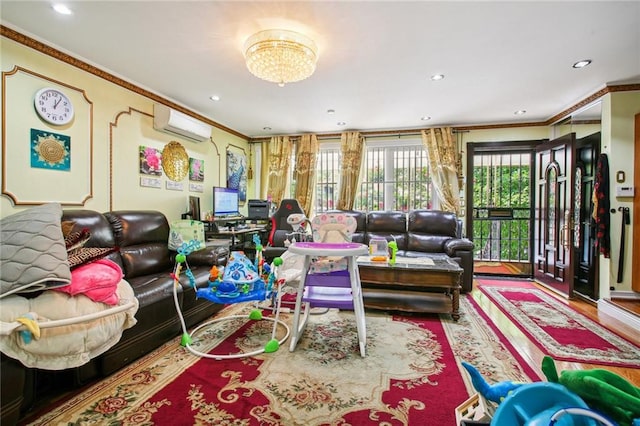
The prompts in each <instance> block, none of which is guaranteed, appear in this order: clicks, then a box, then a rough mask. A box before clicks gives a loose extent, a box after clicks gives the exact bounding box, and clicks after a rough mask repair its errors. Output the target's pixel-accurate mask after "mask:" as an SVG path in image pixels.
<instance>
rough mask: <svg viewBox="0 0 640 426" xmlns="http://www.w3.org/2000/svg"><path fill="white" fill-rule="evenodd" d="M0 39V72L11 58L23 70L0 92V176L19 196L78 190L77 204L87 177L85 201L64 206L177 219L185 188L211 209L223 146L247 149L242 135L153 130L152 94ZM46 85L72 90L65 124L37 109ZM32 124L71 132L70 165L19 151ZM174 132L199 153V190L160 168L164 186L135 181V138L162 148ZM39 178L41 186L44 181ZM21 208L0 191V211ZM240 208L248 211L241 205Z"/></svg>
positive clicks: (192, 153)
mask: <svg viewBox="0 0 640 426" xmlns="http://www.w3.org/2000/svg"><path fill="white" fill-rule="evenodd" d="M0 43H1V44H0V50H1V55H2V56H1V59H2V61H1V64H2V71H3V73H9V72H11V71H12V70H14V67H16V66H18V67H20V68H23V69H24V70H26V71H27V72H24V73H23V72H19V73H18V74H16V75H7V74H5V76H4V79H3V82H6V87H7V88H8V90H5V85H4V84H3V94H2V95H3V99H4V101H5V102H4V104H3V105H6V111H5V110H3V113H2V120H3V123H2V124H3V126H4V129H5V133H4V134H3V141H2V142H3V146H5V144H6V146H5V148H6V149H3V153H4V152H7V153H8V155H7V158H6V159H4V158H3V159H2V160H3V161H6V163H5V164H6V168H7V169H8V171H10V172H11V174H10V175H9V177H10V178H9V179H6V182H4V183H8V185H9V187H8V189H10V190H11V191H10V192H12V193H17V194H21V195H20V196H18V197H17V199H18V201H19V202H22V201H23V200H22V199H21V198H24V196H23V195H22V194H27V195H29V196H30V198H31V199H40V200H43V201H58V202H59V201H69V198H74V197H75V198H78V199H79V200H80V204H81V203H82V198H83V197H82V196H78V195H76V194H79V193H82V190H83V189H84V188H85V187H86V188H90V186H91V185H90V183H92V186H93V197H92V198H89V199H88V200H86V202H85V203H84V205H75V206H74V205H65V206H64V207H65V208H69V209H71V208H87V209H92V210H96V211H100V212H104V211H108V210H110V209H112V210H119V209H154V210H159V211H161V212H163V213H164V214H165V215H166V216H167V218H168V219H169V220H174V219H179V218H180V215H181V214H182V213H184V212H185V211H187V207H188V198H189V195H195V196H198V197H200V205H201V210H202V211H203V212H205V211H208V210H211V206H212V190H211V188H212V187H213V186H216V185H221V186H226V148H227V146H228V145H229V144H233V145H235V146H238V147H241V148H243V149H244V150H245V152H247V154H248V143H247V141H245V140H244V139H242V138H239V137H237V136H235V135H232V134H229V133H227V132H224V131H222V130H219V129H217V128H214V129H213V132H212V138H213V141H215V146H214V144H213V143H212V142H210V141H207V142H202V143H198V142H193V141H191V140H189V139H185V138H181V137H179V136H174V135H170V134H166V133H163V132H159V131H156V130H154V129H153V119H152V115H153V104H154V102H153V101H152V100H151V99H149V98H147V97H145V96H142V95H140V94H138V93H135V92H133V91H130V90H127V89H125V88H123V87H121V86H119V85H116V84H114V83H111V82H109V81H107V80H104V79H102V78H99V77H97V76H95V75H93V74H90V73H88V72H86V71H83V70H81V69H79V68H76V67H74V66H71V65H69V64H67V63H64V62H62V61H59V60H57V59H54V58H52V57H50V56H48V55H45V54H43V53H40V52H37V51H35V50H32V49H30V48H27V47H25V46H23V45H21V44H19V43H16V42H14V41H12V40H10V39H7V38H4V37H3V38H1V39H0ZM25 76H26V77H25ZM45 86H51V87H56V88H59V89H62V90H63V91H64V92H65V93H69V94H71V95H72V96H73V101H74V104H75V106H76V117H75V119H74V122H73V123H72V124H71V125H70V126H51V125H48V124H46V123H45V122H44V121H42V120H40V119H39V118H38V117H37V115H36V114H35V110H34V107H33V96H34V94H35V90H37V88H40V87H45ZM75 89H78V90H75ZM4 92H6V93H4ZM82 92H84V94H83V93H82ZM5 95H6V98H5ZM83 98H85V99H83ZM87 105H92V109H93V125H92V126H91V125H90V124H89V118H88V117H89V116H90V114H89V113H88V112H87V109H86V106H87ZM3 108H4V107H3ZM5 120H6V123H5V122H4V121H5ZM9 120H10V121H9ZM31 128H36V129H39V130H44V131H50V132H54V133H58V134H64V135H68V136H71V171H70V172H63V171H57V170H43V169H31V167H30V163H29V161H28V154H24V152H25V151H24V150H28V149H29V141H30V136H29V131H30V129H31ZM85 128H87V129H90V130H89V133H85V132H84V131H80V130H78V129H85ZM91 136H92V138H93V154H92V155H89V156H86V157H85V156H84V155H82V154H84V152H85V150H86V147H87V146H89V145H90V138H91ZM174 140H175V141H178V142H180V143H181V144H182V145H183V146H184V148H185V149H186V151H187V154H188V155H189V157H192V158H197V159H202V160H204V166H205V180H204V182H201V183H202V185H203V189H204V192H202V193H198V192H191V191H189V180H188V177H187V178H185V179H184V180H183V181H181V182H182V183H183V185H184V188H183V190H182V191H175V190H168V189H166V182H167V181H168V178H167V177H166V175H164V174H163V176H162V177H161V178H160V179H161V183H162V188H160V189H156V188H148V187H142V186H140V177H141V176H142V175H140V173H139V146H140V145H144V146H151V147H155V148H157V149H159V150H162V148H163V147H164V146H165V144H167V143H168V142H170V141H174ZM87 152H89V151H87ZM111 152H112V153H113V157H111ZM2 155H4V154H2ZM89 158H90V159H91V160H92V169H93V173H92V176H91V175H90V173H89V171H90V170H91V167H89V165H87V161H88V159H89ZM110 159H111V160H113V161H112V162H111V161H110ZM17 173H21V175H18V174H17ZM70 176H71V177H72V179H73V180H74V181H75V180H76V179H78V180H80V181H81V182H82V185H80V186H81V188H80V189H77V190H76V189H72V190H69V189H68V187H69V182H68V181H69V179H70ZM111 181H112V182H111ZM45 183H46V184H45ZM41 186H42V187H44V188H42V189H41V188H40V187H41ZM249 187H251V185H249ZM68 192H71V194H68ZM250 194H251V193H250ZM32 195H33V197H31V196H32ZM250 197H251V195H249V196H248V198H250ZM111 200H112V201H111ZM69 204H77V203H73V202H71V203H69ZM26 208H28V206H21V205H19V206H14V205H13V201H12V200H11V198H9V197H7V196H2V197H0V217H4V216H7V215H10V214H12V213H15V212H16V211H19V210H23V209H26ZM241 211H243V212H244V213H245V214H246V205H245V206H244V207H242V208H241Z"/></svg>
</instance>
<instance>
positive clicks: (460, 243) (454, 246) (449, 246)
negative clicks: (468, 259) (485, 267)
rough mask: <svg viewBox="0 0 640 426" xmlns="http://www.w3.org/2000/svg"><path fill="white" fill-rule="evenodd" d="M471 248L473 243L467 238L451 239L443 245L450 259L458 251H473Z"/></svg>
mask: <svg viewBox="0 0 640 426" xmlns="http://www.w3.org/2000/svg"><path fill="white" fill-rule="evenodd" d="M473 247H474V245H473V242H471V240H469V239H467V238H451V239H450V240H447V241H446V242H445V243H444V251H445V253H447V255H448V256H451V257H455V255H456V252H458V251H473Z"/></svg>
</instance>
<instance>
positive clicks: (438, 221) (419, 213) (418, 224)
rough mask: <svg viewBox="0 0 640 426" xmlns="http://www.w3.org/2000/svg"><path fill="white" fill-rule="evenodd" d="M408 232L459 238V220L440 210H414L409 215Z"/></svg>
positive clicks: (451, 214) (453, 215)
mask: <svg viewBox="0 0 640 426" xmlns="http://www.w3.org/2000/svg"><path fill="white" fill-rule="evenodd" d="M407 231H408V232H409V233H420V234H429V235H443V236H448V237H453V238H455V237H457V236H458V218H457V217H456V215H455V214H453V213H450V212H445V211H440V210H413V211H411V212H410V213H409V215H408V225H407Z"/></svg>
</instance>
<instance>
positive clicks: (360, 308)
mask: <svg viewBox="0 0 640 426" xmlns="http://www.w3.org/2000/svg"><path fill="white" fill-rule="evenodd" d="M311 230H312V234H313V242H311V243H305V242H301V243H293V244H291V246H289V251H291V252H293V253H296V254H300V255H304V256H305V263H304V268H303V271H302V278H301V280H300V285H299V289H298V296H297V298H296V307H295V310H294V317H293V332H292V340H291V342H290V346H289V350H290V351H293V350H294V349H295V346H296V344H297V343H298V340H299V338H300V336H301V334H302V332H303V331H304V328H305V326H306V323H307V319H308V316H309V311H310V309H311V308H314V307H324V308H338V309H346V310H353V311H354V312H355V316H356V324H357V326H358V342H359V347H360V354H361V355H362V356H364V355H365V345H366V327H365V321H364V302H363V300H362V289H361V287H360V275H359V273H358V268H357V264H356V257H357V256H361V255H365V254H367V253H368V250H367V246H365V245H364V244H356V243H352V242H351V236H352V235H353V233H354V232H355V230H356V221H355V219H354V218H353V217H351V216H349V215H346V214H343V213H323V214H320V215H318V216H316V217H315V218H314V219H313V220H312V221H311ZM303 304H304V307H303ZM301 314H303V315H304V316H303V318H302V319H301V318H300V315H301Z"/></svg>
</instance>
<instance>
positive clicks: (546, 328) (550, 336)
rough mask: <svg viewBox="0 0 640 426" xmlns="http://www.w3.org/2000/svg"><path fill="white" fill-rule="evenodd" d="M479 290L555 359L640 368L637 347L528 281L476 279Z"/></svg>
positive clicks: (639, 353) (638, 349)
mask: <svg viewBox="0 0 640 426" xmlns="http://www.w3.org/2000/svg"><path fill="white" fill-rule="evenodd" d="M478 282H479V284H480V285H479V288H480V290H481V291H482V292H483V293H484V294H486V295H487V297H489V299H491V301H492V302H494V303H495V304H496V305H497V306H498V307H499V308H500V310H501V311H502V312H503V313H504V314H505V315H506V316H507V317H509V319H511V321H512V322H513V323H514V324H515V325H516V326H517V327H518V328H519V329H520V330H522V332H524V333H525V334H526V335H527V336H528V337H529V338H530V339H531V340H532V341H533V342H534V343H535V344H536V345H537V346H538V347H539V348H540V349H541V350H542V351H544V352H545V353H546V354H548V355H550V356H551V357H553V358H555V359H557V360H564V361H570V362H582V363H588V364H598V365H612V366H619V367H629V368H640V348H639V347H638V346H636V345H635V344H633V343H631V342H629V341H628V340H626V339H624V338H622V337H620V336H618V335H617V334H615V333H613V332H612V331H610V330H608V329H606V328H604V327H602V326H601V325H600V324H598V323H596V322H595V321H592V320H591V319H589V318H587V317H586V316H584V315H582V314H581V313H579V312H577V311H575V310H573V309H572V308H570V307H569V306H568V305H567V304H565V303H562V302H561V301H559V300H558V299H557V298H555V297H553V296H551V295H549V294H547V293H546V292H544V291H543V290H540V289H538V288H536V287H535V286H533V285H531V284H528V283H520V282H515V283H511V282H508V283H506V282H504V281H502V282H500V281H495V280H494V281H483V280H478Z"/></svg>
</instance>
